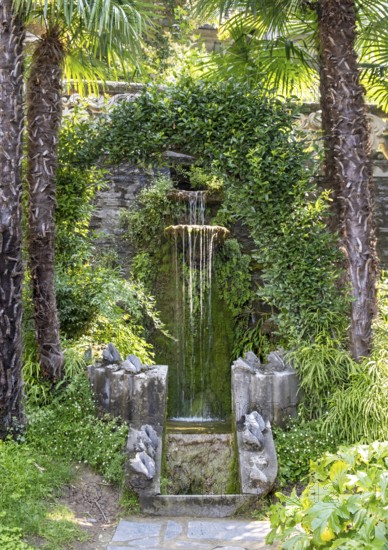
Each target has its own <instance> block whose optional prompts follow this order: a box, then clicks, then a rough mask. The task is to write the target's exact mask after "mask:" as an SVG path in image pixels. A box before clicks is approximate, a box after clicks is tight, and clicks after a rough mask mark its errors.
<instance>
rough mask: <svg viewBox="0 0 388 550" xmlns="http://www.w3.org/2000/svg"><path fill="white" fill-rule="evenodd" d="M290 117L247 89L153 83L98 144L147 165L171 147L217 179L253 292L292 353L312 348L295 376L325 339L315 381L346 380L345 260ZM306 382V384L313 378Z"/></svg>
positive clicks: (116, 157) (108, 125)
mask: <svg viewBox="0 0 388 550" xmlns="http://www.w3.org/2000/svg"><path fill="white" fill-rule="evenodd" d="M293 114H294V113H293V111H292V109H291V108H290V106H289V105H288V104H287V103H286V104H281V103H280V102H276V101H271V100H269V99H268V98H263V97H262V95H261V94H260V92H259V91H257V90H254V89H250V88H249V87H248V86H246V85H243V84H238V85H236V84H233V83H232V82H226V83H221V84H220V83H219V84H209V83H203V82H193V81H192V80H190V79H186V80H183V81H182V82H180V83H179V84H178V85H177V86H175V87H174V88H168V89H166V90H163V91H160V90H158V89H157V88H156V87H154V86H149V87H147V88H146V89H145V91H144V93H143V94H141V96H140V97H139V98H138V99H137V100H136V101H134V102H131V103H123V104H121V105H120V106H118V107H117V108H116V109H115V111H114V112H113V113H112V115H111V118H110V120H109V121H106V122H104V123H103V128H102V135H101V147H102V148H103V149H104V150H105V151H106V153H107V154H108V155H109V156H110V158H111V159H112V160H113V161H120V160H123V159H126V160H128V158H129V159H131V161H133V162H137V163H145V164H149V163H153V162H159V163H160V162H161V159H162V157H161V153H162V152H163V151H164V150H169V149H173V150H175V151H180V152H183V153H187V154H191V155H193V156H194V157H196V168H195V170H197V175H198V178H199V180H201V178H202V176H201V170H202V171H204V172H205V173H207V174H211V175H214V177H215V178H216V179H217V180H222V181H223V182H224V195H225V201H224V205H223V208H222V212H220V214H219V216H218V219H223V220H224V221H225V220H227V221H228V223H233V222H234V221H237V220H240V221H241V222H242V223H243V224H245V225H246V226H247V228H248V230H249V233H250V236H251V237H252V239H253V240H254V243H255V248H256V250H255V253H254V258H255V260H256V262H257V265H258V267H259V268H260V269H261V270H262V278H263V281H264V284H263V286H262V287H260V288H259V289H258V291H257V295H258V297H259V298H261V299H262V300H264V301H265V302H267V303H268V304H269V305H270V306H271V308H272V311H273V312H274V313H273V316H274V320H275V321H276V324H277V330H278V335H279V338H280V340H281V341H282V342H283V345H284V347H287V348H289V349H298V348H302V350H304V349H306V348H307V347H309V346H310V344H313V345H314V346H315V347H313V350H312V351H311V353H310V356H309V357H307V355H308V354H307V353H304V354H303V351H302V352H301V355H300V356H299V359H298V364H299V365H300V373H301V377H302V378H303V376H304V375H305V374H306V375H307V371H306V370H305V369H304V365H307V363H308V362H310V363H311V361H312V356H313V355H314V353H315V354H319V353H320V351H321V350H322V345H323V339H324V338H326V337H327V344H328V348H330V349H331V350H332V351H333V352H334V355H335V358H334V359H332V358H331V356H330V360H329V363H327V362H325V363H324V362H323V360H322V359H320V363H319V364H318V362H315V359H314V364H316V368H317V369H318V370H319V372H320V375H323V374H324V373H323V371H327V372H333V373H334V374H335V381H340V382H341V383H342V382H343V381H344V379H345V377H346V375H347V373H349V361H348V359H347V358H346V356H345V354H344V352H343V348H344V343H345V340H346V328H347V327H346V317H347V313H348V308H349V300H348V298H347V296H346V292H345V290H344V289H343V288H342V286H341V280H342V279H341V278H342V271H341V268H340V267H339V266H340V265H341V262H342V257H341V253H340V252H339V249H338V246H337V245H338V241H337V237H336V236H335V235H333V234H331V233H329V232H328V231H327V229H326V223H325V221H326V217H327V215H328V207H329V198H328V194H327V193H326V192H320V191H318V189H317V187H316V184H315V183H314V180H313V179H312V175H313V174H312V173H311V170H310V169H309V168H308V164H309V162H308V161H309V154H308V153H307V152H305V151H304V150H303V144H301V143H300V142H299V141H298V139H297V136H296V135H295V134H294V132H293V128H292V121H293V119H292V116H293ZM193 176H194V179H195V177H196V174H195V172H194V174H193ZM198 178H197V179H198ZM202 179H203V178H202ZM139 216H140V214H139ZM145 218H146V217H145V216H144V218H142V219H145ZM145 223H148V222H147V221H146V222H145ZM129 227H130V225H129ZM136 233H139V230H136V228H135V234H136ZM237 256H238V255H236V261H238V262H243V261H244V260H241V258H240V259H239V258H238V257H237ZM239 267H240V264H239ZM243 267H244V266H243V265H241V268H243ZM225 270H226V268H225ZM221 276H222V273H221ZM240 276H241V277H242V278H244V275H243V274H242V273H240V274H239V275H238V277H237V276H236V280H235V281H234V282H233V284H235V285H236V288H235V289H232V288H230V286H231V285H229V290H230V291H231V292H232V294H235V295H237V291H238V288H240V289H241V288H242V286H243V285H245V283H246V282H247V281H245V280H242V279H241V280H239V281H238V280H237V279H239V278H240ZM244 288H245V289H247V288H248V289H249V288H250V285H247V286H244ZM245 292H246V290H244V293H243V294H242V296H241V302H240V305H241V303H242V302H243V300H244V299H245ZM232 307H236V309H237V308H238V307H239V305H238V304H237V305H236V306H232ZM244 323H245V324H244ZM252 328H254V327H251V326H250V324H249V322H248V323H247V322H246V321H245V322H243V326H242V327H240V328H239V331H240V336H241V337H242V336H243V335H245V336H244V338H245V337H246V338H248V337H249V336H252V337H253V336H254V334H251V335H249V333H247V332H246V331H247V330H252ZM257 335H258V333H257V332H255V336H257ZM329 338H333V339H334V343H330V342H329ZM262 344H263V345H264V344H265V342H264V341H263V342H262V343H260V347H261V346H262ZM320 346H321V349H319V348H320ZM240 347H241V346H240ZM264 348H265V346H264ZM236 350H237V348H236ZM329 355H330V354H329V353H326V355H325V357H326V358H328V357H329ZM319 365H320V366H319ZM303 383H305V385H306V387H311V383H312V380H311V377H310V379H307V380H306V381H305V382H304V381H303V380H302V384H303ZM316 389H317V390H318V394H319V395H318V397H319V400H318V406H317V408H316V411H312V414H313V415H314V414H316V413H317V412H318V413H320V412H322V410H323V408H324V407H325V402H326V401H325V400H326V389H327V388H326V387H319V385H318V384H316ZM315 395H317V394H315Z"/></svg>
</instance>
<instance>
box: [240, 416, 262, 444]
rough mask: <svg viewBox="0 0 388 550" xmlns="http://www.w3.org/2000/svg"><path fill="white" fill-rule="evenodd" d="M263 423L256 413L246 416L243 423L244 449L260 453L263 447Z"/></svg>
mask: <svg viewBox="0 0 388 550" xmlns="http://www.w3.org/2000/svg"><path fill="white" fill-rule="evenodd" d="M265 429H266V425H265V422H264V420H263V418H262V417H261V415H260V414H259V413H258V412H257V411H253V412H251V413H250V414H247V415H246V417H245V422H244V431H243V443H244V445H245V447H246V448H249V449H251V450H259V451H261V450H262V448H263V445H264V436H263V432H264V431H265Z"/></svg>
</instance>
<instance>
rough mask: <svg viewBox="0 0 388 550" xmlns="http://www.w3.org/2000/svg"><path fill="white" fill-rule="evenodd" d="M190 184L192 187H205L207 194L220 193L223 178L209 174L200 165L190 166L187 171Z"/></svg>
mask: <svg viewBox="0 0 388 550" xmlns="http://www.w3.org/2000/svg"><path fill="white" fill-rule="evenodd" d="M188 177H189V179H190V185H191V187H192V188H194V189H206V190H207V191H208V193H207V194H208V195H220V194H221V193H222V191H223V188H224V183H225V182H224V180H223V179H222V178H221V177H220V176H219V175H216V174H211V173H210V174H209V172H208V171H206V170H204V169H203V168H201V167H200V166H196V165H195V164H193V165H191V166H190V171H189V173H188Z"/></svg>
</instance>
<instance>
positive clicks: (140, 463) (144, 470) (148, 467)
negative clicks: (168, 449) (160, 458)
mask: <svg viewBox="0 0 388 550" xmlns="http://www.w3.org/2000/svg"><path fill="white" fill-rule="evenodd" d="M129 462H130V466H131V468H132V469H133V470H134V471H135V472H137V473H138V474H142V475H144V476H145V477H146V478H147V479H152V478H153V477H154V476H155V473H156V468H155V461H154V460H153V459H152V458H151V457H150V456H148V454H147V453H146V452H145V451H141V452H140V453H136V457H135V458H132V459H131V460H130V461H129Z"/></svg>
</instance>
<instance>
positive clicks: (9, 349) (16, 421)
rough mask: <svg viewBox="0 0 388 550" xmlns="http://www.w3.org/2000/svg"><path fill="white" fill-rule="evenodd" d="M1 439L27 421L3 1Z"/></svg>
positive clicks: (16, 139)
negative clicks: (23, 395) (24, 415)
mask: <svg viewBox="0 0 388 550" xmlns="http://www.w3.org/2000/svg"><path fill="white" fill-rule="evenodd" d="M0 18H1V19H0V21H1V23H0V133H1V147H0V170H1V180H0V439H4V438H5V437H6V435H7V433H8V432H9V431H10V430H17V429H18V428H19V427H20V426H21V424H22V421H23V413H22V406H21V397H22V336H21V322H22V279H23V270H22V224H21V219H22V218H21V193H22V185H21V169H20V168H21V159H22V130H23V105H22V91H23V80H22V78H23V75H22V65H23V39H24V30H23V27H22V25H21V22H20V19H19V18H17V17H14V15H13V10H12V0H3V1H2V2H1V3H0Z"/></svg>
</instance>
